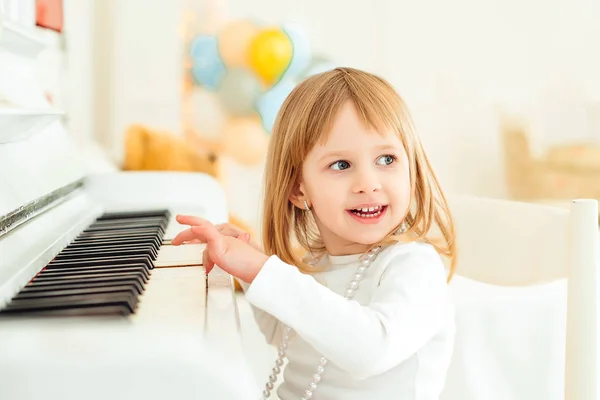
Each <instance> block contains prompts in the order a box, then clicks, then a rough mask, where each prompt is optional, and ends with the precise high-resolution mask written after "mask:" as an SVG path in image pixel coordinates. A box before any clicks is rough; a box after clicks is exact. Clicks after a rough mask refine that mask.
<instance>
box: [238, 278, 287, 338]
mask: <svg viewBox="0 0 600 400" xmlns="http://www.w3.org/2000/svg"><path fill="white" fill-rule="evenodd" d="M237 281H238V282H239V283H240V286H241V287H242V290H243V291H244V293H245V292H247V291H248V288H249V284H247V283H246V282H244V281H242V280H241V279H238V280H237ZM250 308H251V309H252V313H253V315H254V320H255V321H256V323H257V324H258V328H259V329H260V331H261V333H262V334H263V336H264V337H265V340H266V341H267V343H268V344H271V345H273V346H276V347H279V346H280V345H281V342H282V339H283V330H282V329H283V327H282V325H281V322H279V321H278V320H277V318H275V317H273V316H272V315H270V314H269V313H267V312H265V311H263V310H261V309H260V308H258V307H255V306H254V305H252V304H251V303H250Z"/></svg>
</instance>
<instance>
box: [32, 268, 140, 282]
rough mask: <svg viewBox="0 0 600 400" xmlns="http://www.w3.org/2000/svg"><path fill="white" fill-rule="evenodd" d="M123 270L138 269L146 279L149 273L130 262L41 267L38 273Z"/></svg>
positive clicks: (53, 273)
mask: <svg viewBox="0 0 600 400" xmlns="http://www.w3.org/2000/svg"><path fill="white" fill-rule="evenodd" d="M123 270H131V271H140V272H141V273H143V274H144V276H145V277H146V280H148V279H150V273H149V272H148V268H146V266H145V265H142V264H130V265H102V266H85V267H83V266H79V267H73V266H70V267H64V268H51V269H46V268H45V269H43V270H42V271H41V272H40V274H43V275H55V274H65V273H72V274H74V273H79V272H88V271H89V272H95V271H106V272H110V271H123Z"/></svg>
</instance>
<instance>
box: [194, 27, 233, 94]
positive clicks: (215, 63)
mask: <svg viewBox="0 0 600 400" xmlns="http://www.w3.org/2000/svg"><path fill="white" fill-rule="evenodd" d="M190 55H191V57H192V75H193V77H194V79H195V80H196V82H197V83H198V84H199V85H202V86H205V87H206V88H208V89H213V90H214V89H215V88H216V87H217V86H218V85H219V82H220V81H221V79H222V78H223V75H224V74H225V64H223V61H222V60H221V57H220V56H219V51H218V49H217V39H216V38H215V37H214V36H198V37H196V38H195V39H194V40H193V41H192V45H191V51H190Z"/></svg>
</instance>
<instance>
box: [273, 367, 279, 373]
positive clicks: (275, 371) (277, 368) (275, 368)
mask: <svg viewBox="0 0 600 400" xmlns="http://www.w3.org/2000/svg"><path fill="white" fill-rule="evenodd" d="M280 372H281V368H279V367H274V368H273V373H274V374H275V375H277V374H278V373H280Z"/></svg>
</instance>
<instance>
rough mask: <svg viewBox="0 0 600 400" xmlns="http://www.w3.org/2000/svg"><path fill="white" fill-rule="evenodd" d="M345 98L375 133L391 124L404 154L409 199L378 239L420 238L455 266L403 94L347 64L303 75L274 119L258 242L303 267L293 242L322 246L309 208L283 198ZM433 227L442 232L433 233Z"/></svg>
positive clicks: (443, 205)
mask: <svg viewBox="0 0 600 400" xmlns="http://www.w3.org/2000/svg"><path fill="white" fill-rule="evenodd" d="M347 101H352V102H353V104H354V106H355V108H356V110H357V112H358V114H359V117H360V118H361V119H362V121H363V122H364V123H365V124H366V125H367V126H369V127H370V128H373V129H376V130H377V131H378V132H382V133H383V132H385V131H386V130H389V129H393V130H394V131H396V132H397V134H398V135H399V137H400V139H401V141H402V143H403V145H404V149H405V151H406V154H407V155H408V162H409V168H410V169H409V171H410V180H411V182H410V187H411V205H410V207H409V210H408V213H407V215H406V216H405V218H404V219H403V221H404V222H405V223H406V225H407V226H408V230H407V231H406V232H405V233H404V234H397V233H396V231H397V230H398V228H399V227H400V226H401V222H402V221H399V223H398V227H397V228H396V229H394V231H392V232H390V233H389V234H388V235H387V236H386V237H385V238H384V239H383V240H382V241H381V243H375V244H374V246H375V245H380V244H389V243H393V242H397V241H401V240H402V241H405V240H406V239H407V238H409V240H410V241H415V240H423V241H425V242H427V243H430V244H431V245H433V246H434V247H435V249H436V250H437V251H438V253H439V254H440V255H442V256H444V257H446V258H448V260H449V261H450V273H449V276H448V278H449V279H450V278H451V277H452V274H453V273H454V268H455V253H456V248H455V241H454V223H453V221H452V216H451V214H450V211H449V208H448V204H447V201H446V198H445V196H444V193H443V191H442V189H441V187H440V184H439V182H438V179H437V177H436V176H435V174H434V172H433V169H432V167H431V164H430V162H429V160H428V158H427V155H426V154H425V151H424V150H423V146H422V145H421V142H420V140H419V138H418V137H417V135H416V134H415V132H414V129H413V124H412V121H411V118H410V115H409V113H408V110H407V107H406V106H405V104H404V102H403V100H402V99H401V98H400V96H399V95H398V94H397V93H396V91H395V90H394V88H393V87H392V86H391V85H390V84H389V83H388V82H386V81H385V80H383V79H382V78H380V77H378V76H375V75H373V74H370V73H367V72H364V71H360V70H357V69H353V68H336V69H334V70H331V71H327V72H324V73H321V74H318V75H314V76H312V77H309V78H307V79H306V80H304V81H303V82H301V83H300V84H298V86H296V87H295V88H294V90H293V91H292V92H291V93H290V95H289V96H288V97H287V99H286V100H285V102H284V103H283V105H282V106H281V109H280V110H279V113H278V115H277V118H276V120H275V124H274V127H273V132H272V137H271V141H270V144H269V150H268V155H267V163H266V172H265V186H264V190H265V193H264V208H263V213H264V214H263V235H262V236H263V245H264V249H265V251H266V252H267V254H276V255H277V256H278V257H279V258H280V259H281V260H283V261H284V262H286V263H289V264H293V265H296V266H297V267H298V268H299V269H300V270H302V271H306V269H307V265H306V264H305V263H304V262H303V261H302V258H301V257H300V255H299V254H297V252H295V251H294V248H293V240H294V239H296V240H297V241H298V243H299V244H300V245H301V246H302V247H303V248H304V249H305V250H306V251H310V252H322V251H324V250H325V247H324V245H323V242H322V241H321V239H320V237H319V234H318V231H317V228H316V225H315V223H314V220H313V218H312V216H311V213H307V212H305V211H304V210H301V209H299V208H297V207H296V206H294V205H293V204H292V203H291V202H290V200H289V198H290V195H291V194H292V192H293V191H294V189H295V188H296V187H297V185H298V184H299V183H300V180H301V172H302V163H303V161H304V159H305V158H306V155H307V154H308V152H309V151H310V150H311V149H312V148H313V146H314V145H315V144H316V143H317V142H318V141H320V142H325V141H326V140H327V137H328V133H329V132H330V130H331V126H332V123H333V120H334V119H335V117H336V115H337V112H338V110H339V109H340V108H341V106H342V105H343V104H344V103H346V102H347ZM434 229H435V230H437V231H439V233H441V238H432V237H430V236H431V231H432V230H434Z"/></svg>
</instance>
